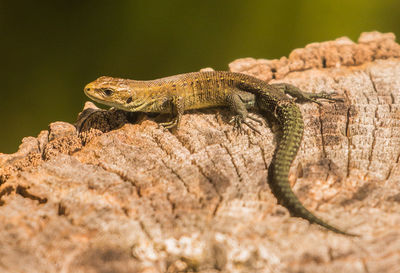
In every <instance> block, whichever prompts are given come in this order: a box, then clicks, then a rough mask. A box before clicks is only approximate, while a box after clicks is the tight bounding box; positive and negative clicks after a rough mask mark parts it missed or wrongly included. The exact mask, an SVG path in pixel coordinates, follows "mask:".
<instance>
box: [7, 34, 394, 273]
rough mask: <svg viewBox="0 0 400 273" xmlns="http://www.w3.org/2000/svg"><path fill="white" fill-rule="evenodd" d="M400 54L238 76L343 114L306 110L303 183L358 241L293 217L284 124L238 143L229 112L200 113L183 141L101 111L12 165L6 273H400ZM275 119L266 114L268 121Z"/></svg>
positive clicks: (319, 208)
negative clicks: (274, 167) (287, 197)
mask: <svg viewBox="0 0 400 273" xmlns="http://www.w3.org/2000/svg"><path fill="white" fill-rule="evenodd" d="M399 57H400V46H399V45H398V44H397V43H396V42H395V41H394V36H393V35H392V34H381V33H377V32H374V33H364V34H362V35H361V36H360V39H359V41H358V43H353V42H351V41H350V40H348V39H347V38H340V39H338V40H335V41H330V42H324V43H315V44H311V45H308V46H306V47H305V48H303V49H296V50H294V51H293V52H292V53H291V54H290V55H289V57H288V58H286V57H283V58H281V59H279V60H255V59H251V58H246V59H240V60H236V61H234V62H233V63H231V64H230V70H231V71H234V72H243V73H247V74H250V75H253V76H256V77H258V78H261V79H264V80H267V81H270V82H288V83H292V84H294V85H296V86H298V87H300V88H301V89H302V90H305V91H315V92H320V91H327V92H336V93H337V94H338V96H339V97H343V98H345V102H343V103H334V104H333V103H324V104H323V106H318V105H315V104H304V105H301V106H300V107H301V111H302V114H303V117H304V122H305V132H304V137H303V142H302V144H301V147H300V150H299V153H298V155H297V157H296V159H295V161H294V163H293V164H292V167H291V175H290V177H289V180H290V182H291V183H292V186H293V188H294V191H295V193H296V194H297V196H299V198H300V200H301V201H302V202H303V204H304V205H305V206H306V207H307V208H309V209H310V210H311V211H312V212H314V213H315V214H316V215H318V216H320V217H321V218H322V219H324V220H327V221H328V222H329V223H332V224H334V225H336V226H338V227H341V228H343V229H345V230H348V231H351V232H354V233H359V234H362V237H360V238H349V237H346V236H341V235H338V234H335V233H333V232H329V231H327V230H325V229H323V228H320V227H319V226H317V225H310V224H309V223H308V222H307V221H305V220H303V219H300V218H294V217H290V216H289V214H288V212H287V210H286V209H285V208H283V207H281V206H279V205H278V204H277V201H276V198H275V197H274V196H273V195H272V194H271V191H270V189H269V186H268V183H267V174H268V167H269V164H270V162H271V159H272V156H273V153H274V149H275V147H276V142H277V136H276V133H277V132H276V129H275V127H274V126H272V127H271V126H270V124H267V123H265V124H263V125H255V126H257V129H258V130H260V131H261V133H262V134H261V135H258V134H254V133H253V132H251V130H248V131H246V132H245V133H244V134H241V135H240V134H237V133H235V132H234V130H233V128H232V126H231V125H230V124H228V123H227V121H229V119H230V117H231V116H230V114H229V111H228V110H225V109H209V110H204V111H191V112H189V113H187V114H185V115H184V117H183V120H182V124H181V127H180V130H178V131H172V132H170V131H168V130H164V129H162V128H159V127H158V126H157V123H156V122H155V120H157V121H158V120H162V119H163V117H148V116H146V115H144V114H138V115H137V114H127V113H125V112H122V111H115V110H111V111H100V110H99V109H98V108H96V107H95V106H94V105H93V104H92V103H87V104H86V106H85V110H84V111H83V112H82V113H81V114H80V116H79V118H78V122H77V127H78V128H79V129H80V133H78V131H77V130H76V127H75V126H73V125H71V124H68V123H65V122H55V123H52V124H50V126H49V129H48V130H45V131H42V132H41V133H40V134H39V136H38V137H37V138H34V137H27V138H24V139H23V144H22V145H21V146H20V149H19V151H18V152H17V153H15V154H10V155H8V154H0V182H1V186H0V198H1V199H0V205H1V206H0V228H1V230H2V232H1V233H0V254H1V255H0V269H1V270H0V271H2V272H44V271H48V272H187V271H189V272H190V271H196V272H197V271H199V272H369V273H372V272H398V271H396V270H398V268H400V239H399V238H400V183H399V180H400V164H399V157H400V80H399V79H400V61H399V59H398V58H399ZM253 115H254V116H259V117H261V115H260V113H253Z"/></svg>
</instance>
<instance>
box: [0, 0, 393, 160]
mask: <svg viewBox="0 0 400 273" xmlns="http://www.w3.org/2000/svg"><path fill="white" fill-rule="evenodd" d="M399 12H400V1H398V0H368V1H366V0H353V1H352V0H347V1H341V0H335V1H334V0H332V1H324V0H302V1H300V0H298V1H295V0H292V1H266V0H256V1H243V0H241V1H235V0H230V1H217V0H214V1H206V0H203V1H178V0H168V1H150V0H147V1H73V0H70V1H37V0H36V1H2V0H0V34H1V36H0V41H1V43H0V52H1V62H0V64H1V66H0V80H1V87H0V123H1V125H2V127H1V134H0V152H3V153H12V152H15V151H16V150H17V148H18V145H19V144H20V143H21V139H22V137H24V136H36V135H37V134H38V133H39V132H40V130H43V129H47V125H48V124H49V123H50V122H53V121H67V122H71V123H73V122H74V121H75V120H76V116H77V113H78V112H79V111H80V110H81V109H82V106H83V103H84V102H85V101H86V100H87V99H86V97H85V95H84V94H83V92H82V89H83V86H84V85H85V84H86V83H87V82H89V81H92V80H94V79H95V78H97V77H99V76H102V75H109V76H118V77H126V78H132V79H140V80H144V79H154V78H158V77H163V76H169V75H172V74H178V73H183V72H190V71H197V70H199V69H200V68H203V67H213V68H215V69H218V70H226V69H227V65H228V63H229V62H231V61H233V60H234V59H237V58H241V57H255V58H267V59H273V58H279V57H281V56H287V55H288V54H289V53H290V51H291V50H293V49H294V48H297V47H304V46H305V45H306V44H308V43H311V42H317V41H325V40H332V39H335V38H337V37H340V36H348V37H350V38H351V39H353V40H357V38H358V36H359V34H360V33H361V32H363V31H371V30H379V31H381V32H394V33H395V34H396V35H397V36H399V35H400V16H399V15H400V13H399Z"/></svg>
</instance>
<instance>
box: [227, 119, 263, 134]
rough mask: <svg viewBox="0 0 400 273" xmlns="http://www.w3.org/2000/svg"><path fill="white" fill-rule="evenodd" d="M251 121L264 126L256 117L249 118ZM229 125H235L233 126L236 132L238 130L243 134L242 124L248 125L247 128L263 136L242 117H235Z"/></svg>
mask: <svg viewBox="0 0 400 273" xmlns="http://www.w3.org/2000/svg"><path fill="white" fill-rule="evenodd" d="M247 117H248V118H249V119H251V120H253V121H256V122H258V123H259V124H262V121H261V120H259V119H256V118H254V117H251V116H247ZM229 123H233V126H234V128H235V130H238V131H239V132H240V133H243V126H242V124H246V125H247V127H249V128H250V129H252V130H253V131H255V132H257V133H259V134H260V135H261V132H260V131H258V130H257V129H256V128H255V127H254V126H253V125H252V124H251V123H249V122H248V121H247V120H246V119H245V118H243V117H242V116H240V115H236V116H234V117H233V118H232V119H231V120H230V122H229Z"/></svg>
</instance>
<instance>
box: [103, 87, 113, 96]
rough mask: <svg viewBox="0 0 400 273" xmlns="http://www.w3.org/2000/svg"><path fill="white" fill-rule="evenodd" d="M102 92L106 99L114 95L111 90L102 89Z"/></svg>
mask: <svg viewBox="0 0 400 273" xmlns="http://www.w3.org/2000/svg"><path fill="white" fill-rule="evenodd" d="M102 91H103V94H104V95H105V96H107V97H109V96H111V95H112V94H113V93H114V91H112V90H111V89H103V90H102Z"/></svg>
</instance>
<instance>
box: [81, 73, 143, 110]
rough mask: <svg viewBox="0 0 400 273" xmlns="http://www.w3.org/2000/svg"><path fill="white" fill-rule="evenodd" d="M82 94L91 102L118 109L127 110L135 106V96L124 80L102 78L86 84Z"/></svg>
mask: <svg viewBox="0 0 400 273" xmlns="http://www.w3.org/2000/svg"><path fill="white" fill-rule="evenodd" d="M84 92H85V94H86V95H87V96H88V97H89V98H91V99H92V100H94V101H96V102H99V103H102V104H105V105H109V106H113V107H116V108H118V109H123V110H129V109H131V108H132V106H134V104H135V101H133V100H134V98H136V96H135V94H132V90H131V88H130V87H129V84H128V80H125V79H120V78H112V77H105V76H103V77H100V78H98V79H97V80H95V81H93V82H91V83H89V84H87V85H86V86H85V89H84Z"/></svg>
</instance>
